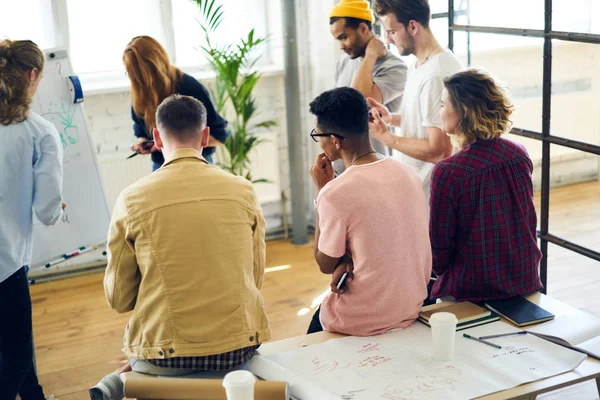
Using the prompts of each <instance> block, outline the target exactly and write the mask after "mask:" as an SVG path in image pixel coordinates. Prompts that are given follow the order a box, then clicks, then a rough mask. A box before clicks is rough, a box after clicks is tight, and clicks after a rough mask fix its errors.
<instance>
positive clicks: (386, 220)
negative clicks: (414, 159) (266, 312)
mask: <svg viewBox="0 0 600 400" xmlns="http://www.w3.org/2000/svg"><path fill="white" fill-rule="evenodd" d="M310 111H311V113H313V114H314V115H315V117H316V124H315V129H313V131H312V132H311V136H312V138H313V139H314V140H315V141H318V142H319V145H320V146H321V148H322V149H323V153H321V154H320V155H319V156H318V158H317V161H316V162H315V164H314V165H313V166H312V167H311V170H310V174H311V176H312V178H313V180H314V182H315V185H316V186H317V191H318V195H317V200H316V203H315V207H316V211H317V223H316V233H315V259H316V261H317V264H319V268H320V269H321V272H323V273H325V274H333V280H332V291H333V293H330V294H329V295H328V296H327V297H326V298H325V300H323V304H321V307H320V309H319V310H317V313H316V314H315V316H314V317H313V322H312V323H311V326H310V327H309V331H308V333H313V332H317V331H320V330H322V329H325V330H327V331H329V332H340V333H345V334H348V335H355V336H368V335H375V334H378V333H382V332H385V331H388V330H390V329H395V328H405V327H407V326H409V325H410V324H412V323H413V322H414V320H415V319H416V318H417V316H418V314H419V311H420V310H421V306H422V304H423V300H424V299H425V298H426V297H427V283H428V282H429V278H430V276H431V246H430V242H429V230H428V224H429V217H428V215H427V202H426V200H425V195H424V193H423V189H422V184H421V180H420V179H419V177H418V176H417V173H416V172H415V171H414V170H413V169H412V168H411V167H409V166H408V165H406V164H403V163H401V162H399V161H395V160H392V159H391V158H388V157H385V156H383V155H381V154H377V153H376V152H375V151H373V148H372V147H371V143H370V141H369V109H368V106H367V103H366V101H365V99H364V97H363V95H362V94H360V92H358V91H356V90H354V89H352V88H337V89H333V90H330V91H327V92H325V93H323V94H321V95H320V96H318V97H317V98H315V99H314V100H313V101H312V103H311V104H310ZM338 159H341V160H343V161H344V164H345V166H346V171H345V172H344V173H343V174H341V175H340V176H339V177H337V178H336V179H335V180H334V179H333V176H334V171H333V168H332V164H331V163H332V161H335V160H338ZM344 272H348V273H349V278H348V279H347V280H346V282H345V283H344V286H343V287H342V289H341V290H337V289H336V284H337V282H338V280H339V278H340V277H341V276H342V274H343V273H344Z"/></svg>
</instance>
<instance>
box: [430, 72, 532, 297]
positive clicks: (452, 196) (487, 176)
mask: <svg viewBox="0 0 600 400" xmlns="http://www.w3.org/2000/svg"><path fill="white" fill-rule="evenodd" d="M444 86H445V89H444V91H443V94H442V110H441V119H442V123H443V131H444V132H446V133H447V134H448V136H450V137H451V139H452V141H453V143H454V144H455V146H458V147H459V148H460V151H458V152H457V153H456V154H455V155H453V156H452V157H449V158H447V159H445V160H443V161H442V162H440V163H439V164H438V165H437V166H436V167H435V168H434V170H433V172H432V177H431V200H430V207H431V219H430V238H431V246H432V252H433V271H434V273H435V274H436V275H437V280H436V281H435V282H434V284H433V287H432V290H431V299H435V298H440V297H444V296H452V297H454V298H455V299H456V300H458V301H466V300H469V301H474V302H479V301H484V300H490V299H502V298H508V297H513V296H517V295H526V294H529V293H531V292H534V291H537V290H540V289H541V288H542V284H541V281H540V278H539V261H540V258H541V252H540V250H539V247H538V244H537V237H536V225H537V218H536V214H535V206H534V202H533V182H532V178H531V174H532V172H533V164H532V162H531V159H530V158H529V155H528V154H527V151H526V150H525V148H524V147H523V146H522V145H520V144H518V143H514V142H512V141H510V140H508V139H505V138H503V137H502V135H503V134H504V133H506V132H507V131H508V130H509V128H510V125H511V122H510V120H509V118H510V115H511V113H512V111H513V106H512V105H511V104H510V102H509V100H508V99H507V98H506V96H505V95H504V94H503V92H502V90H501V89H500V88H499V87H498V86H497V84H496V82H494V80H493V79H492V78H491V77H490V76H488V75H487V74H485V73H483V72H481V71H477V70H468V71H464V72H460V73H457V74H455V75H453V76H451V77H449V78H447V79H446V80H445V81H444Z"/></svg>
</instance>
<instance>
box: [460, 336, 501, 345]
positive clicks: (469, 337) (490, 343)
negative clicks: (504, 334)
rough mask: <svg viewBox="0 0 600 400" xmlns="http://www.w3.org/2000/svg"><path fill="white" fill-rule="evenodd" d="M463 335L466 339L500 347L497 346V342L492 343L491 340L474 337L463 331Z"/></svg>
mask: <svg viewBox="0 0 600 400" xmlns="http://www.w3.org/2000/svg"><path fill="white" fill-rule="evenodd" d="M463 337H466V338H467V339H471V340H475V341H476V342H480V343H483V344H487V345H488V346H492V347H494V348H496V349H501V348H502V346H498V345H497V344H494V343H492V342H488V341H487V340H483V339H479V338H476V337H474V336H471V335H468V334H466V333H463Z"/></svg>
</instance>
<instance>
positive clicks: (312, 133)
mask: <svg viewBox="0 0 600 400" xmlns="http://www.w3.org/2000/svg"><path fill="white" fill-rule="evenodd" d="M327 136H335V137H336V138H338V139H341V140H346V138H345V137H344V136H342V135H338V134H337V133H326V132H323V133H317V132H315V129H314V128H313V130H312V131H310V137H311V138H312V140H314V141H315V142H317V143H318V142H319V139H317V138H319V137H327Z"/></svg>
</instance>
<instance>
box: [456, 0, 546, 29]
mask: <svg viewBox="0 0 600 400" xmlns="http://www.w3.org/2000/svg"><path fill="white" fill-rule="evenodd" d="M454 16H455V20H454V21H455V23H456V24H459V25H477V26H497V27H502V28H528V29H544V0H502V1H490V0H470V1H455V2H454Z"/></svg>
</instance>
